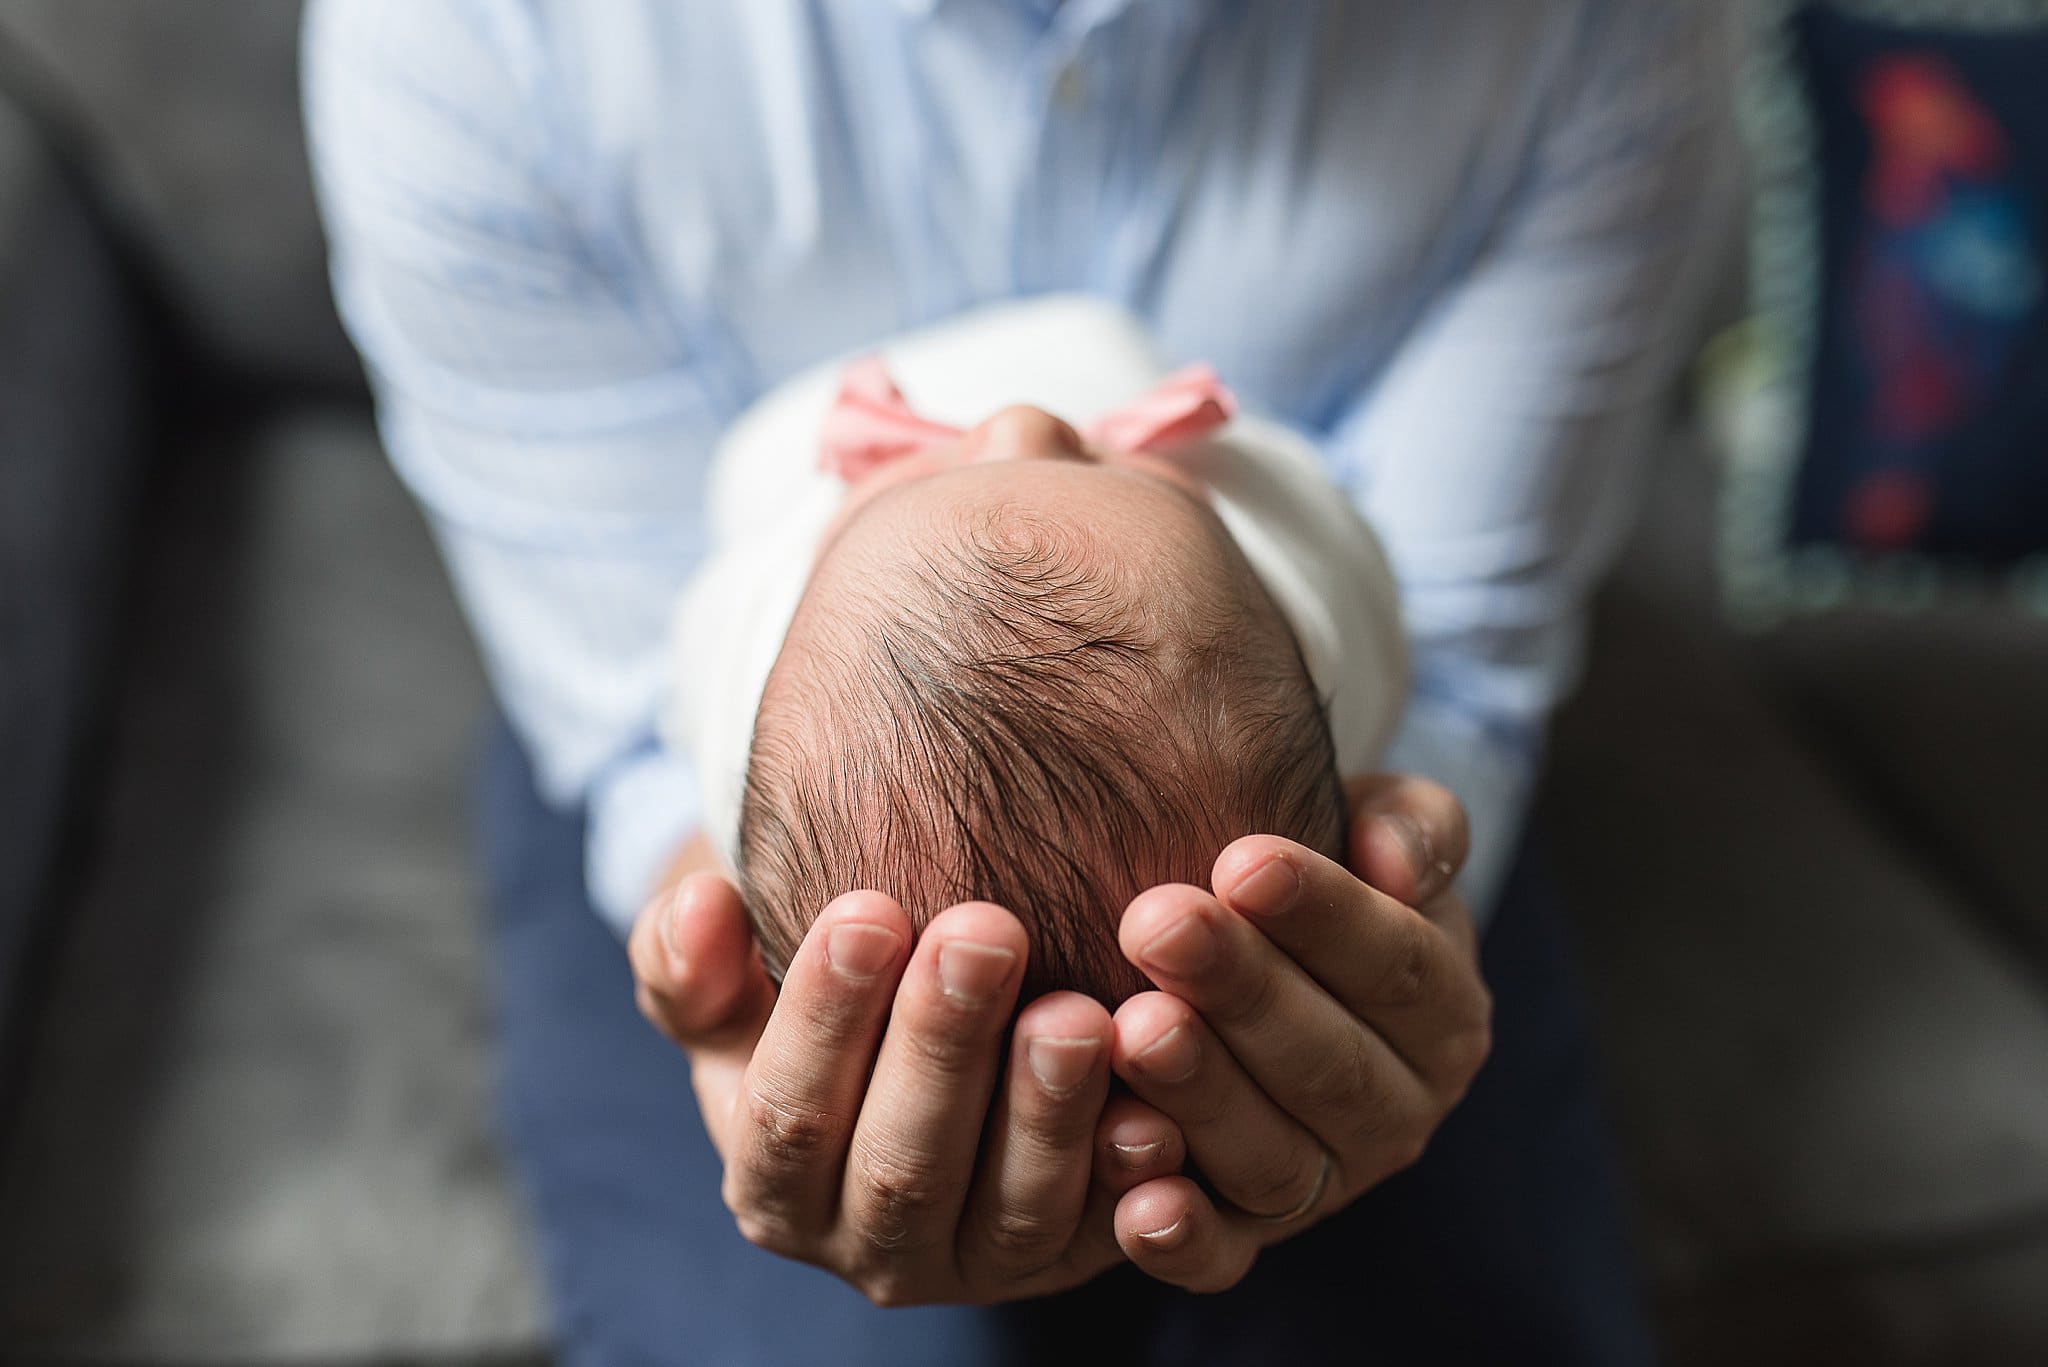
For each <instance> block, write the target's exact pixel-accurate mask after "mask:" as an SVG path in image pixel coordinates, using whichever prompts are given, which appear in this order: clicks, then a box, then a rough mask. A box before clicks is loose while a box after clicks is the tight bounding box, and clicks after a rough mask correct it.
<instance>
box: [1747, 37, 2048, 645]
mask: <svg viewBox="0 0 2048 1367" xmlns="http://www.w3.org/2000/svg"><path fill="white" fill-rule="evenodd" d="M1851 8H1855V9H1858V10H1862V11H1864V12H1863V13H1862V14H1857V13H1851V12H1848V11H1849V10H1850V9H1851ZM1906 8H1912V7H1902V6H1899V5H1891V6H1886V7H1883V13H1885V14H1886V16H1887V17H1885V18H1882V19H1880V18H1876V17H1871V16H1872V15H1873V14H1874V13H1876V12H1877V8H1876V7H1873V6H1868V5H1864V6H1854V7H1851V6H1848V5H1841V4H1809V5H1806V6H1804V7H1802V8H1801V9H1799V10H1798V11H1797V12H1796V13H1795V14H1794V16H1793V17H1792V19H1791V21H1790V25H1789V28H1788V29H1787V30H1786V31H1785V33H1783V34H1782V35H1780V38H1781V40H1782V47H1781V48H1780V49H1779V51H1778V52H1777V54H1776V62H1775V65H1772V64H1770V63H1768V62H1767V64H1766V77H1765V80H1766V81H1767V82H1768V81H1772V80H1775V81H1776V82H1778V83H1779V88H1778V89H1776V90H1771V89H1768V88H1761V87H1759V86H1758V85H1756V84H1752V87H1751V89H1750V91H1749V98H1750V99H1751V100H1752V101H1753V102H1754V103H1755V104H1756V105H1757V106H1758V108H1756V109H1753V110H1751V111H1750V113H1751V120H1750V121H1751V126H1752V133H1753V137H1754V138H1755V140H1756V144H1757V145H1756V152H1757V155H1758V158H1759V160H1760V162H1761V163H1762V164H1763V168H1764V169H1763V176H1762V196H1763V198H1762V200H1761V201H1760V205H1759V216H1758V221H1757V238H1756V258H1757V263H1758V268H1759V277H1758V285H1759V291H1758V297H1759V302H1760V305H1761V308H1760V312H1759V320H1758V325H1759V326H1760V327H1761V328H1762V329H1764V330H1765V332H1766V333H1767V334H1768V336H1767V340H1765V341H1764V342H1763V343H1762V344H1761V345H1760V346H1759V347H1758V348H1757V351H1756V354H1755V356H1753V357H1752V358H1751V359H1752V360H1753V361H1757V364H1755V365H1752V366H1751V367H1750V369H1749V372H1748V377H1747V378H1748V379H1750V380H1751V381H1757V380H1759V376H1760V374H1761V382H1762V384H1763V387H1765V388H1766V389H1773V388H1774V389H1775V390H1776V391H1777V392H1776V399H1777V401H1776V402H1775V403H1773V404H1766V405H1764V406H1763V407H1762V408H1761V409H1760V410H1758V411H1761V412H1764V413H1768V414H1770V415H1772V417H1774V418H1775V419H1776V420H1777V422H1778V425H1779V426H1780V427H1782V428H1784V429H1786V430H1780V431H1775V432H1773V431H1771V430H1770V428H1771V423H1770V422H1764V423H1763V424H1762V426H1761V427H1760V426H1759V423H1758V422H1757V421H1755V420H1751V421H1749V422H1748V423H1747V424H1746V425H1745V424H1743V423H1740V422H1738V423H1736V424H1734V425H1733V426H1732V427H1731V428H1730V430H1731V431H1732V432H1734V434H1735V436H1734V440H1735V441H1737V442H1738V443H1741V442H1745V441H1746V442H1749V443H1750V444H1751V446H1752V447H1753V448H1761V449H1751V450H1748V451H1737V452H1736V453H1735V455H1736V461H1735V467H1734V468H1735V473H1736V477H1737V479H1738V483H1739V484H1742V483H1744V482H1746V486H1747V487H1746V488H1742V487H1739V488H1738V491H1737V492H1738V497H1737V498H1736V499H1735V500H1734V502H1733V504H1732V505H1731V514H1732V516H1733V517H1734V519H1735V520H1734V523H1733V524H1732V526H1731V528H1730V530H1731V532H1732V533H1733V534H1732V535H1731V537H1730V538H1729V550H1730V552H1731V555H1732V556H1733V563H1731V564H1730V565H1729V567H1728V568H1729V569H1730V572H1731V582H1732V583H1733V584H1734V586H1735V587H1736V588H1737V590H1738V598H1741V597H1742V596H1743V593H1744V592H1745V591H1746V592H1747V593H1748V595H1749V597H1750V598H1751V600H1752V601H1751V602H1750V604H1749V605H1750V606H1751V607H1756V606H1759V605H1763V606H1765V607H1766V608H1767V609H1768V608H1776V609H1780V610H1782V609H1784V608H1787V607H1799V606H1828V605H1832V604H1833V603H1836V602H1840V601H1844V600H1846V599H1847V598H1849V597H1852V596H1855V595H1856V593H1857V590H1858V589H1862V588H1871V587H1875V588H1877V589H1878V590H1879V591H1880V592H1879V594H1878V596H1879V597H1880V598H1884V599H1888V600H1889V601H1891V602H1893V603H1895V604H1896V605H1901V606H1917V605H1923V604H1926V603H1930V602H1933V601H1937V600H1938V599H1939V598H1940V597H1941V590H1942V588H1943V587H1945V586H1946V587H1953V586H1955V585H1958V584H1964V585H1968V586H1970V587H1973V588H1980V589H1981V588H1983V587H1984V586H1986V585H1989V584H1992V583H1994V582H1997V581H1998V580H2000V579H2005V580H2007V581H2008V582H2015V583H2018V584H2020V585H2021V586H2022V587H2024V588H2026V589H2028V590H2030V591H2031V593H2032V594H2033V595H2034V596H2036V597H2037V598H2043V596H2044V594H2048V554H2044V553H2048V13H2044V12H2043V10H2042V9H2041V8H2040V7H2039V6H2036V7H2034V8H2033V11H2032V12H2033V14H2035V15H2036V16H2040V17H2037V18H2035V19H2033V20H2032V21H2031V22H2026V21H2024V20H2012V21H2007V22H2000V23H1995V24H1992V25H1989V26H1986V25H1985V24H1983V23H1982V22H1981V21H1980V22H1976V23H1972V24H1970V25H1969V26H1967V27H1964V26H1942V25H1940V24H1937V23H1919V22H1907V21H1904V20H1899V19H1896V18H1892V17H1889V16H1891V15H1892V14H1893V13H1895V12H1898V11H1901V10H1902V9H1906ZM1918 8H1919V9H1923V10H1926V11H1929V12H1936V11H1939V10H1941V9H1942V8H1943V7H1942V6H1939V5H1932V4H1930V5H1923V6H1919V7H1918ZM1947 8H1950V9H1955V8H1956V6H1953V5H1951V6H1948V7H1947ZM1752 340H1754V338H1753V339H1752ZM1758 358H1761V359H1760V360H1759V359H1758ZM1754 387H1755V386H1754V385H1752V389H1754ZM1749 397H1751V398H1752V399H1753V398H1754V397H1755V394H1754V393H1753V392H1752V393H1751V394H1750V396H1749ZM2044 601H2048V598H2044Z"/></svg>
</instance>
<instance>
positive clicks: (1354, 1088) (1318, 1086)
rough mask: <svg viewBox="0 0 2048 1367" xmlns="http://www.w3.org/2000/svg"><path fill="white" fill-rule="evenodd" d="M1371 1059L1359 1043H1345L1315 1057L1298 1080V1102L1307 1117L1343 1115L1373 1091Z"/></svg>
mask: <svg viewBox="0 0 2048 1367" xmlns="http://www.w3.org/2000/svg"><path fill="white" fill-rule="evenodd" d="M1374 1081H1375V1079H1374V1074H1373V1066H1372V1059H1371V1057H1370V1055H1369V1054H1368V1053H1367V1050H1366V1047H1365V1044H1364V1043H1363V1041H1360V1040H1357V1039H1346V1040H1344V1042H1343V1043H1342V1044H1340V1045H1338V1046H1337V1047H1336V1048H1334V1049H1331V1050H1329V1051H1327V1052H1325V1053H1322V1054H1319V1055H1318V1056H1317V1058H1316V1059H1315V1061H1314V1062H1313V1063H1312V1064H1311V1065H1310V1067H1309V1070H1308V1072H1307V1073H1305V1074H1303V1076H1302V1079H1301V1099H1302V1104H1303V1106H1304V1107H1305V1108H1306V1109H1307V1111H1308V1112H1309V1113H1310V1114H1315V1115H1346V1114H1349V1113H1350V1112H1352V1111H1353V1110H1355V1109H1356V1108H1357V1107H1358V1105H1359V1101H1360V1099H1361V1098H1363V1097H1367V1096H1369V1095H1370V1094H1371V1093H1372V1092H1373V1090H1374Z"/></svg>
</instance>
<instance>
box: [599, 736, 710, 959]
mask: <svg viewBox="0 0 2048 1367" xmlns="http://www.w3.org/2000/svg"><path fill="white" fill-rule="evenodd" d="M698 807H699V803H698V796H697V774H696V769H695V766H693V765H692V764H691V763H690V762H689V760H687V759H685V758H684V757H683V756H681V755H678V754H676V753H675V752H674V751H671V750H668V749H665V748H663V747H662V746H660V745H658V744H656V743H655V742H653V741H649V742H647V743H645V744H644V745H643V746H641V747H640V748H639V749H636V750H634V751H632V752H631V753H629V754H628V755H626V756H625V757H624V758H622V759H620V760H619V761H617V762H616V763H615V764H613V765H612V766H610V767H609V768H607V769H606V770H605V772H604V773H603V774H601V775H600V776H599V778H598V780H597V782H596V783H595V784H594V785H592V788H591V790H590V799H589V807H588V812H589V816H588V824H587V826H586V827H585V831H584V846H583V871H584V880H585V883H586V884H587V886H588V888H589V891H590V901H591V904H592V905H593V906H594V907H595V908H596V909H597V913H598V915H599V916H601V917H603V918H604V920H605V922H606V924H608V925H610V926H611V928H612V929H613V930H614V931H616V932H617V933H618V935H619V937H620V938H621V939H624V938H625V937H626V936H627V935H628V934H630V933H631V931H632V929H633V922H634V921H635V920H637V919H638V918H639V916H640V912H641V909H642V908H643V907H644V906H646V904H647V899H648V898H649V897H650V896H652V895H653V892H654V885H655V880H656V879H658V878H659V877H660V876H661V874H662V871H663V869H665V868H666V867H667V866H668V863H669V861H670V860H671V859H672V858H674V857H675V853H676V850H677V848H678V847H679V846H681V844H682V842H683V840H684V838H685V837H687V836H688V835H689V833H690V832H691V831H693V830H694V829H696V827H697V824H698V820H699V815H700V813H699V810H698Z"/></svg>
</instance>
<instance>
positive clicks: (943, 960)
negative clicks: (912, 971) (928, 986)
mask: <svg viewBox="0 0 2048 1367" xmlns="http://www.w3.org/2000/svg"><path fill="white" fill-rule="evenodd" d="M1016 964H1017V952H1016V951H1015V950H1013V949H1004V948H1002V947H1001V946H999V945H978V944H975V943H973V942H972V941H968V940H948V941H947V942H946V943H945V944H942V945H940V946H939V988H940V990H941V991H943V992H944V993H945V994H946V995H947V996H949V997H951V998H953V999H954V1000H955V1001H958V1002H961V1003H963V1004H965V1005H968V1006H979V1005H980V1004H981V1003H983V1002H985V1001H987V1000H988V999H989V998H990V997H993V996H994V995H995V994H996V993H997V992H998V991H999V990H1001V988H1002V986H1003V984H1004V982H1006V981H1007V980H1008V979H1009V976H1010V970H1011V969H1012V968H1014V967H1016Z"/></svg>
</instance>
